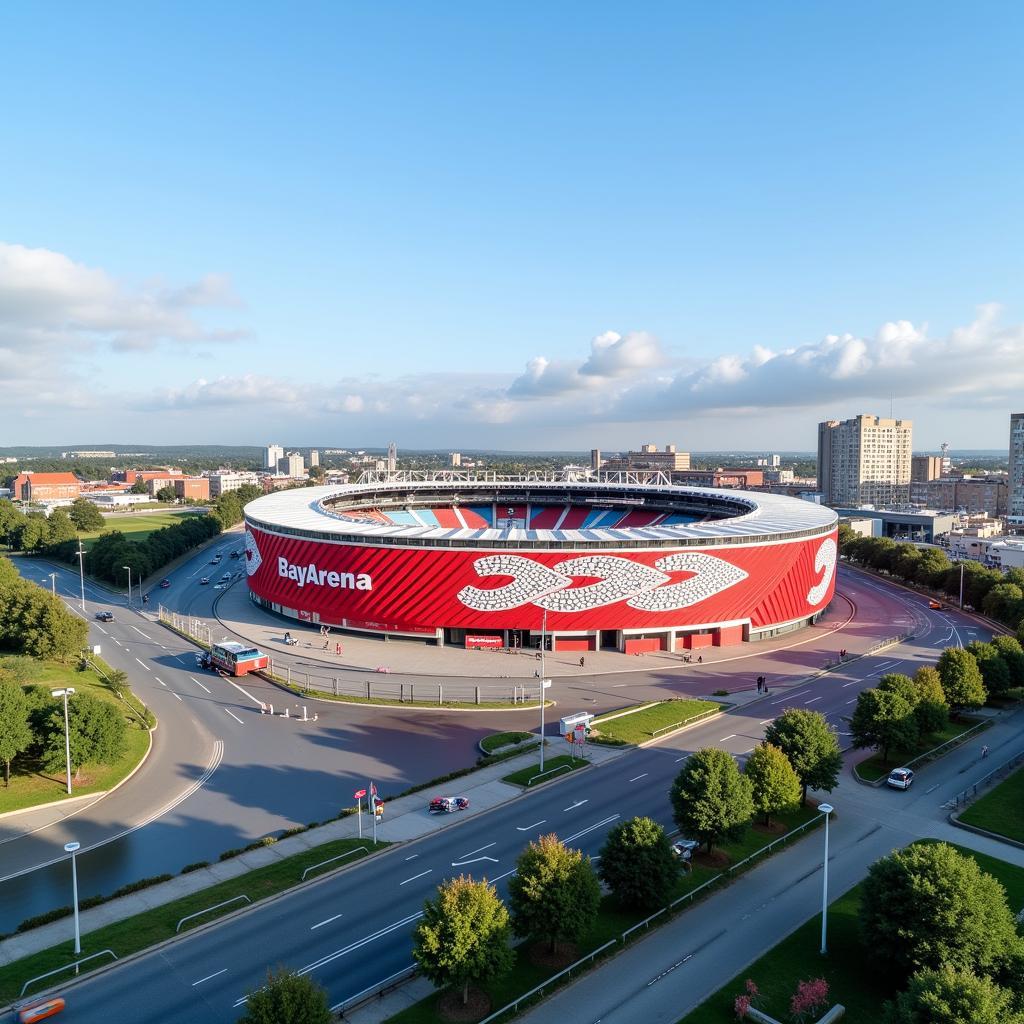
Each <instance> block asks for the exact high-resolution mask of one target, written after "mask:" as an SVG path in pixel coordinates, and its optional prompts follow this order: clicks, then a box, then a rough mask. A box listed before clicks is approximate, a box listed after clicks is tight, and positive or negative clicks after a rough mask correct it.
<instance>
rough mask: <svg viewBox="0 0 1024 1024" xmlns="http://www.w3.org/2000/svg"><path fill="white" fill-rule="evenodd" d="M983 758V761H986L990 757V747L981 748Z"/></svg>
mask: <svg viewBox="0 0 1024 1024" xmlns="http://www.w3.org/2000/svg"><path fill="white" fill-rule="evenodd" d="M981 756H982V759H983V760H984V759H985V758H986V757H988V747H982V748H981Z"/></svg>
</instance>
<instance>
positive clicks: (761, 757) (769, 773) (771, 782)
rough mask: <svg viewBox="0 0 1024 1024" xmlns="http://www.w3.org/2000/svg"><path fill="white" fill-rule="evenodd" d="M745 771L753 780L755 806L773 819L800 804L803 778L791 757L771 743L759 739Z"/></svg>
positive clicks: (765, 821) (765, 819)
mask: <svg viewBox="0 0 1024 1024" xmlns="http://www.w3.org/2000/svg"><path fill="white" fill-rule="evenodd" d="M743 774H744V775H745V776H746V777H747V778H748V779H749V780H750V788H751V796H752V797H753V800H754V810H755V811H757V812H758V813H759V814H763V815H764V823H765V824H766V825H770V824H771V823H772V815H773V814H779V813H780V812H782V811H786V810H789V809H790V808H794V807H797V806H798V805H799V804H800V794H801V786H800V779H799V777H798V776H797V774H796V772H795V771H793V766H792V765H791V764H790V763H789V758H788V757H786V755H785V754H784V753H783V752H782V751H781V750H779V748H778V747H773V746H772V745H771V744H770V743H759V744H758V745H757V746H756V747H754V749H753V750H752V751H751V753H750V756H749V757H748V758H747V763H746V764H745V765H744V766H743Z"/></svg>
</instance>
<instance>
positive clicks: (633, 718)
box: [589, 700, 722, 746]
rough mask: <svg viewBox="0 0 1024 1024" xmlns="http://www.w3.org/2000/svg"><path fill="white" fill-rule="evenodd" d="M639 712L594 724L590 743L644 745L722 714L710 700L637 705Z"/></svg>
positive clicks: (593, 722) (717, 705)
mask: <svg viewBox="0 0 1024 1024" xmlns="http://www.w3.org/2000/svg"><path fill="white" fill-rule="evenodd" d="M637 707H638V710H636V711H629V712H627V713H626V714H622V712H621V711H616V712H615V713H614V714H615V717H614V718H609V717H607V716H603V717H601V718H595V719H594V720H593V721H592V722H591V723H590V727H591V729H592V732H591V735H590V737H589V738H590V739H591V740H593V741H594V742H596V743H607V744H611V745H614V746H621V745H623V744H626V743H643V742H645V741H646V740H650V739H653V738H654V736H655V733H657V734H658V735H661V733H662V732H668V731H669V730H670V729H671V728H672V726H684V725H687V724H688V723H689V722H692V721H693V720H694V719H697V718H700V717H702V716H710V714H711V712H713V711H719V710H721V708H722V705H721V704H718V703H716V702H715V701H711V700H665V701H661V702H659V703H658V704H652V705H651V706H650V707H644V706H643V705H637Z"/></svg>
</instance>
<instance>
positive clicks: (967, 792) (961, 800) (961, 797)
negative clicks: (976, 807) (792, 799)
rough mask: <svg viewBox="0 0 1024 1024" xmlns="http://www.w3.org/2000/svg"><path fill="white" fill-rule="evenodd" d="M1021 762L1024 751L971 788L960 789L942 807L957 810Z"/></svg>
mask: <svg viewBox="0 0 1024 1024" xmlns="http://www.w3.org/2000/svg"><path fill="white" fill-rule="evenodd" d="M1022 762H1024V750H1021V751H1019V752H1018V753H1016V754H1014V755H1013V757H1011V758H1010V760H1009V761H1004V762H1003V763H1002V764H1001V765H1000V766H999V767H998V768H994V769H993V770H992V771H990V772H989V773H988V775H985V776H983V777H982V778H980V779H979V780H978V781H977V782H976V783H975V784H974V785H973V786H968V787H967V789H962V790H961V791H960V792H959V793H957V795H956V796H954V797H953V798H952V799H950V800H947V801H946V802H945V803H944V804H943V805H942V806H943V807H946V808H948V809H950V810H957V809H959V808H960V807H964V806H966V804H967V803H968V802H969V801H971V800H973V799H974V798H975V797H976V796H977V795H978V793H979V792H981V790H983V789H984V788H985V787H986V786H989V785H991V784H992V783H993V782H995V781H996V780H997V779H1004V778H1006V776H1007V775H1009V774H1010V772H1012V771H1013V769H1014V768H1016V767H1017V765H1019V764H1021V763H1022Z"/></svg>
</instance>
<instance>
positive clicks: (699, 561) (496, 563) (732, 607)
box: [246, 527, 837, 633]
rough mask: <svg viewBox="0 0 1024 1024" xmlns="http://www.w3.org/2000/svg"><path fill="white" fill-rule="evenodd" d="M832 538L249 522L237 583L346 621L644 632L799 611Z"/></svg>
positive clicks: (828, 564)
mask: <svg viewBox="0 0 1024 1024" xmlns="http://www.w3.org/2000/svg"><path fill="white" fill-rule="evenodd" d="M836 553H837V552H836V534H835V532H832V533H831V534H828V535H825V536H817V537H812V538H804V539H800V540H795V541H775V542H769V543H763V544H757V543H751V544H748V545H742V544H735V545H730V544H726V545H717V546H715V545H709V546H707V547H704V548H692V547H678V548H672V547H668V548H665V547H662V548H654V549H649V550H630V549H622V550H615V549H604V548H602V549H588V548H587V547H586V546H583V545H581V546H580V547H579V548H578V549H576V550H572V549H568V550H567V549H559V550H551V549H544V548H540V547H530V548H528V549H527V548H524V549H518V550H512V551H509V550H495V549H494V548H490V549H488V548H487V547H486V545H483V546H481V547H480V548H478V549H465V548H442V547H414V546H408V547H406V546H399V545H376V546H375V545H374V544H372V543H369V542H368V543H365V544H363V543H358V542H357V543H329V542H325V541H316V540H306V539H303V538H300V537H287V536H281V535H279V534H274V533H269V532H266V531H263V530H259V529H255V528H253V527H250V528H249V529H248V530H247V533H246V568H247V570H248V574H249V587H250V589H251V590H252V592H253V593H254V594H256V595H258V596H259V597H261V598H263V599H264V600H265V601H269V602H272V603H275V604H278V605H281V606H282V607H284V608H287V609H291V610H292V611H293V612H295V613H297V614H298V615H299V616H300V617H305V616H306V615H307V614H309V615H313V614H315V615H317V616H318V617H319V620H320V621H321V622H326V623H332V624H338V625H349V626H353V627H357V628H367V629H380V630H389V631H396V632H398V631H404V632H419V633H423V632H430V631H433V630H434V629H436V628H438V627H448V628H463V629H470V630H474V629H483V630H486V629H531V630H539V629H540V628H541V621H542V619H543V617H544V615H545V613H547V624H548V629H549V630H552V631H555V630H559V629H564V630H571V629H576V630H590V629H644V628H652V629H655V628H662V629H664V628H667V627H685V626H687V625H689V624H692V625H706V624H713V623H721V622H731V621H746V620H748V619H749V621H750V623H751V625H752V627H753V628H758V629H759V628H764V627H765V626H769V625H772V624H775V623H781V622H789V621H794V620H797V619H801V618H807V617H809V616H811V615H813V614H814V613H815V612H817V611H820V610H821V609H823V608H824V607H825V606H826V605H827V604H828V603H829V601H831V599H832V595H833V593H834V590H835V568H836Z"/></svg>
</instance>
